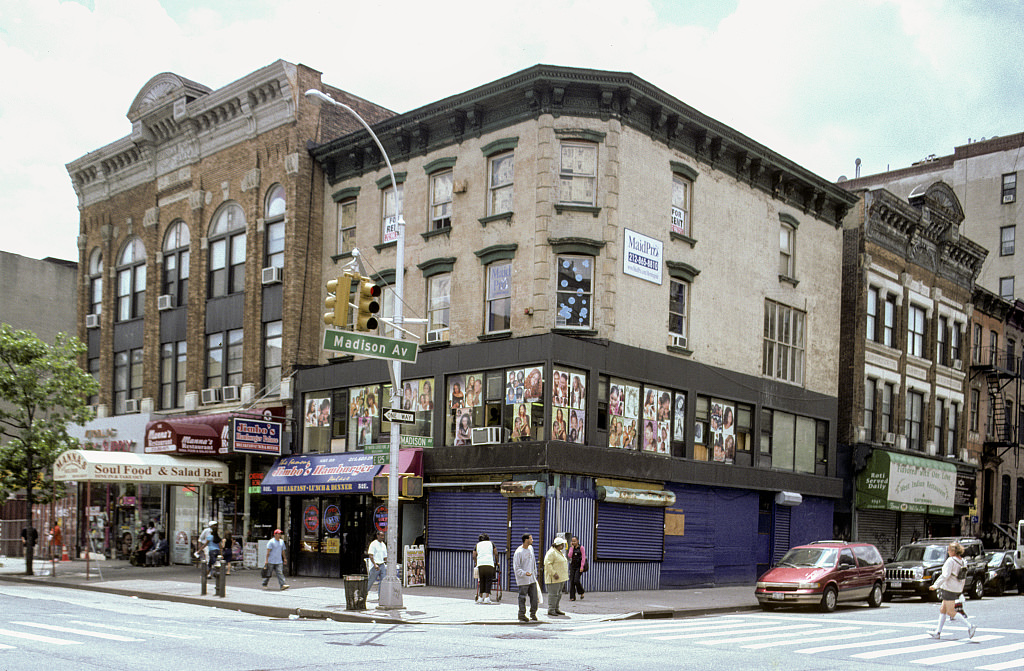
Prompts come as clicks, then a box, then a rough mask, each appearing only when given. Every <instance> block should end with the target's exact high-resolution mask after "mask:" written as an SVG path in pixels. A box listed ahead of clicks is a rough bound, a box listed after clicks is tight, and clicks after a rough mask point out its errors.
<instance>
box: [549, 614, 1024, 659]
mask: <svg viewBox="0 0 1024 671" xmlns="http://www.w3.org/2000/svg"><path fill="white" fill-rule="evenodd" d="M934 626H935V621H934V619H929V620H928V621H927V622H925V621H920V622H874V621H868V620H849V619H838V618H827V617H824V616H822V617H815V616H811V617H807V616H800V615H769V614H760V613H753V614H749V615H746V614H744V615H721V616H712V617H702V618H691V619H684V620H660V621H651V620H620V621H617V622H602V623H599V624H593V625H586V626H581V627H575V628H573V629H572V630H570V631H568V632H566V634H567V635H569V636H577V637H605V638H610V639H634V640H636V639H646V640H649V641H665V642H673V641H677V642H679V644H681V645H700V646H707V647H714V646H722V647H728V648H730V649H733V650H750V651H758V650H766V649H773V648H774V649H778V650H780V651H785V652H789V653H793V654H802V655H818V656H823V657H830V658H833V657H848V658H850V659H851V660H857V659H865V660H875V659H879V660H882V661H886V662H891V663H893V664H900V665H905V664H906V665H909V664H916V665H921V666H940V665H951V664H955V666H956V668H973V669H979V670H981V671H1004V670H1005V669H1024V629H1021V628H997V629H988V628H986V627H984V626H979V627H978V631H977V633H976V634H975V635H974V638H973V639H971V638H968V636H967V629H966V628H965V627H963V626H962V625H961V623H959V622H957V623H955V624H949V623H947V624H946V626H945V628H943V630H942V638H941V639H939V640H934V639H932V638H931V637H930V636H929V635H928V631H929V630H931V629H932V628H934ZM972 665H973V666H972Z"/></svg>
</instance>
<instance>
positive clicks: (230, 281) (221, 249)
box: [209, 203, 245, 298]
mask: <svg viewBox="0 0 1024 671" xmlns="http://www.w3.org/2000/svg"><path fill="white" fill-rule="evenodd" d="M209 241H210V277H209V297H210V298H216V297H217V296H227V295H228V294H236V293H240V292H241V291H244V290H245V213H244V212H242V208H241V207H239V205H238V204H237V203H228V204H227V205H225V206H224V207H222V208H221V209H220V211H219V212H218V213H217V215H216V216H215V217H214V219H213V224H212V225H211V226H210V236H209Z"/></svg>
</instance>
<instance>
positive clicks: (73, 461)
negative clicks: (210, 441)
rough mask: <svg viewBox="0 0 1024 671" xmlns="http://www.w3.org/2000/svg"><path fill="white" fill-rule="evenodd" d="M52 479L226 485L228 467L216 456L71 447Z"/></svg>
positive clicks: (56, 463)
mask: <svg viewBox="0 0 1024 671" xmlns="http://www.w3.org/2000/svg"><path fill="white" fill-rule="evenodd" d="M53 479H54V480H58V481H62V482H67V481H75V482H145V483H154V484H156V483H162V484H174V485H197V484H203V483H212V484H218V485H226V484H227V483H228V467H227V465H226V464H224V463H223V462H220V461H215V460H213V459H188V458H184V459H183V458H179V457H172V456H170V455H167V454H138V453H136V452H100V451H98V450H68V451H67V452H64V453H63V454H61V455H60V456H59V457H57V461H56V462H54V464H53Z"/></svg>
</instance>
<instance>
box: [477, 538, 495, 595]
mask: <svg viewBox="0 0 1024 671" xmlns="http://www.w3.org/2000/svg"><path fill="white" fill-rule="evenodd" d="M494 554H495V553H494V543H492V542H491V539H490V537H489V536H488V535H487V534H480V542H478V543H477V544H476V548H474V549H473V559H474V560H475V561H476V572H477V577H478V578H479V580H480V584H479V586H478V588H477V595H476V598H477V603H491V582H492V581H493V580H494Z"/></svg>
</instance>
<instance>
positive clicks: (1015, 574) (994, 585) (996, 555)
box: [985, 550, 1024, 596]
mask: <svg viewBox="0 0 1024 671" xmlns="http://www.w3.org/2000/svg"><path fill="white" fill-rule="evenodd" d="M1013 554H1014V551H1013V550H993V551H991V552H986V553H985V559H986V560H987V562H988V570H987V572H986V574H985V594H992V595H994V596H1002V595H1003V592H1005V591H1006V590H1008V589H1015V590H1017V593H1018V594H1024V571H1022V570H1021V569H1018V568H1017V566H1016V564H1015V562H1014V556H1013Z"/></svg>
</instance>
